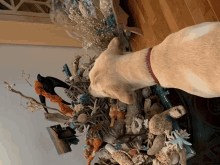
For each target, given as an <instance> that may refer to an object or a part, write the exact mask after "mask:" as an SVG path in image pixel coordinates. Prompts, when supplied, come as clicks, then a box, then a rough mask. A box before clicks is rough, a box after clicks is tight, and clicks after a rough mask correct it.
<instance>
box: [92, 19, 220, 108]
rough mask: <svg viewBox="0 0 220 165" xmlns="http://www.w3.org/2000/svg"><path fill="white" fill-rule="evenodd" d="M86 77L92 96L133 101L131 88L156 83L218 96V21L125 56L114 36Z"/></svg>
mask: <svg viewBox="0 0 220 165" xmlns="http://www.w3.org/2000/svg"><path fill="white" fill-rule="evenodd" d="M147 64H150V65H147ZM151 69H152V72H151ZM89 77H90V81H91V85H90V87H89V92H90V93H91V94H92V95H93V96H95V97H111V98H114V99H119V100H120V101H122V102H124V103H127V104H131V103H133V94H132V92H133V91H134V90H137V89H140V88H143V87H146V86H152V85H155V84H156V83H157V82H159V83H158V84H159V85H161V86H162V87H164V88H178V89H181V90H184V91H186V92H188V93H190V94H193V95H197V96H201V97H205V98H212V97H220V22H205V23H202V24H198V25H195V26H190V27H187V28H184V29H182V30H180V31H178V32H176V33H172V34H170V35H169V36H168V37H167V38H166V39H165V40H164V41H163V42H162V43H161V44H159V45H157V46H155V47H153V48H152V50H151V49H150V48H146V49H143V50H140V51H137V52H134V53H130V54H125V55H124V54H123V51H122V47H121V42H120V39H119V38H114V39H113V40H112V41H111V42H110V44H109V45H108V48H107V50H106V51H104V52H103V53H102V54H101V55H100V56H99V58H97V59H96V61H95V64H94V67H93V68H92V70H91V71H90V74H89Z"/></svg>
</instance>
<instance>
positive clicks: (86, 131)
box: [81, 124, 90, 139]
mask: <svg viewBox="0 0 220 165" xmlns="http://www.w3.org/2000/svg"><path fill="white" fill-rule="evenodd" d="M83 127H84V132H83V133H82V134H81V136H85V139H86V135H87V133H88V130H89V127H90V125H88V126H87V127H86V126H85V124H84V125H83Z"/></svg>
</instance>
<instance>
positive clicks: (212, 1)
mask: <svg viewBox="0 0 220 165" xmlns="http://www.w3.org/2000/svg"><path fill="white" fill-rule="evenodd" d="M207 1H208V3H209V5H210V7H211V9H212V11H213V14H214V15H215V17H216V19H217V21H219V20H220V1H219V0H207Z"/></svg>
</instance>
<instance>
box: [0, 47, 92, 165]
mask: <svg viewBox="0 0 220 165" xmlns="http://www.w3.org/2000/svg"><path fill="white" fill-rule="evenodd" d="M0 52H1V54H0V57H1V59H0V75H1V76H0V93H1V94H0V153H1V154H0V165H60V164H62V165H69V164H73V165H83V164H86V162H87V160H86V159H84V157H83V156H84V154H83V145H84V139H83V138H80V144H79V145H77V146H73V145H72V146H71V148H72V152H70V153H66V154H64V155H58V154H57V151H56V148H55V146H54V144H53V142H52V140H51V139H50V136H49V134H48V132H47V130H46V127H49V126H52V125H56V124H57V123H54V122H49V121H45V120H44V119H43V117H44V111H40V110H39V111H36V112H33V113H32V112H30V111H28V110H26V109H25V108H24V107H23V106H21V105H20V99H21V97H20V95H18V94H15V93H12V92H10V91H8V90H7V89H6V88H5V87H6V85H5V84H4V81H7V82H10V83H15V84H16V86H14V89H15V90H18V91H21V92H22V93H23V94H24V95H26V96H30V97H33V98H35V99H37V100H38V101H39V97H38V95H37V94H35V91H34V88H33V87H30V86H29V85H28V83H27V82H26V81H25V79H24V78H23V77H21V75H22V70H24V72H25V73H27V74H30V79H29V80H28V81H29V82H30V83H31V84H32V85H33V84H34V81H35V80H36V77H37V74H38V73H40V74H41V75H42V76H53V77H56V78H58V79H60V80H63V81H64V80H65V79H66V76H65V74H64V73H63V72H62V69H63V65H64V64H65V63H67V64H68V66H69V67H70V65H69V64H70V63H71V61H72V60H73V59H74V56H75V55H78V54H83V53H85V51H84V50H82V49H81V48H64V47H46V46H27V45H6V44H0ZM88 53H89V54H90V55H91V56H93V55H94V52H93V51H92V50H88ZM83 61H84V62H86V61H87V59H86V58H83ZM26 77H27V76H26ZM55 91H56V92H57V93H58V95H60V96H61V97H62V98H63V99H64V100H65V101H67V102H70V99H68V97H67V96H66V95H65V93H64V90H63V89H62V88H56V89H55ZM26 102H27V100H26V99H22V104H23V105H24V106H26ZM46 103H47V105H48V106H50V107H54V108H58V105H57V104H54V103H51V102H50V101H49V100H48V99H46ZM93 162H94V161H93ZM92 164H93V163H92Z"/></svg>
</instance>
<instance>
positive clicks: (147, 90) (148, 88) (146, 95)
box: [142, 87, 152, 99]
mask: <svg viewBox="0 0 220 165" xmlns="http://www.w3.org/2000/svg"><path fill="white" fill-rule="evenodd" d="M151 93H152V92H151V90H150V87H146V88H144V89H143V90H142V95H143V97H144V98H145V99H147V98H148V97H149V96H150V95H151Z"/></svg>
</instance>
